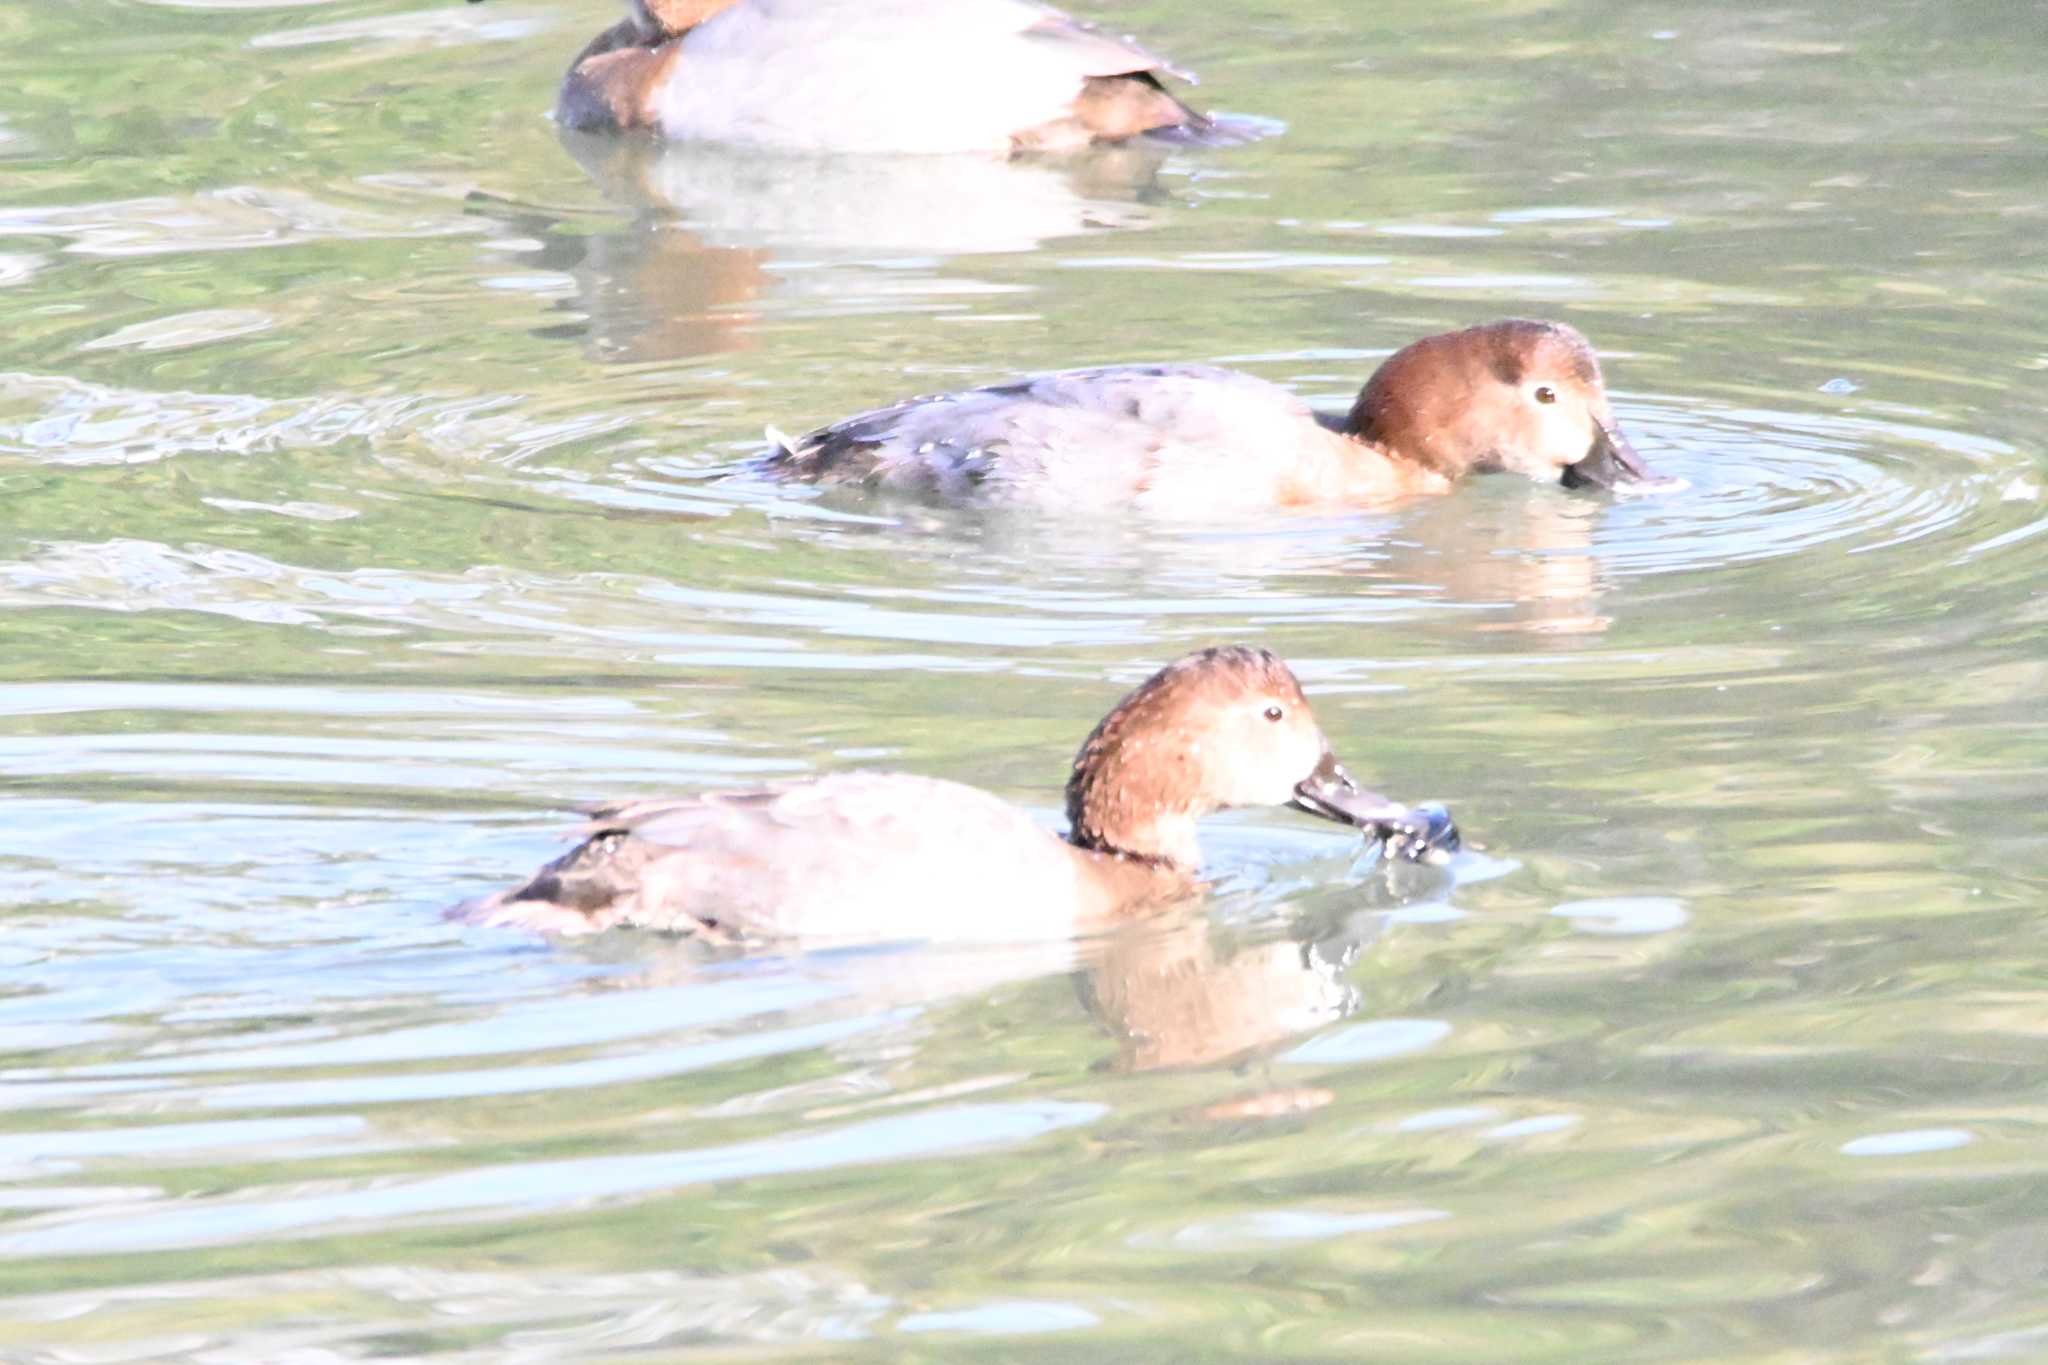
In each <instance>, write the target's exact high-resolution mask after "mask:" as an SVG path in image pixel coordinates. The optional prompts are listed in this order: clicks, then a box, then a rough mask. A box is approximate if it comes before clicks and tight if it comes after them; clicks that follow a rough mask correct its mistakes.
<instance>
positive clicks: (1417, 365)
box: [762, 319, 1652, 516]
mask: <svg viewBox="0 0 2048 1365" xmlns="http://www.w3.org/2000/svg"><path fill="white" fill-rule="evenodd" d="M769 434H770V438H771V440H773V442H774V448H773V449H771V450H770V452H769V453H768V456H767V458H766V460H765V461H764V463H763V466H762V467H763V468H764V469H766V470H767V471H768V472H769V473H771V474H774V475H778V476H781V477H786V478H793V479H801V480H805V481H809V482H816V483H832V484H855V485H860V486H864V487H870V488H877V489H881V490H885V491H892V492H897V493H902V494H907V495H909V496H913V497H920V498H926V499H931V500H935V501H943V502H968V503H981V504H1024V505H1045V506H1059V507H1067V508H1080V507H1121V506H1136V507H1139V508H1142V509H1145V510H1148V511H1155V512H1162V513H1166V514H1170V515H1193V516H1209V515H1217V514H1228V513H1232V512H1239V511H1244V510H1247V509H1252V508H1260V507H1288V506H1329V505H1339V504H1361V503H1362V504H1373V503H1383V502H1387V501H1390V500H1392V499H1394V498H1398V497H1401V496H1404V495H1407V494H1411V493H1438V492H1443V491H1446V490H1448V489H1449V488H1450V487H1451V486H1452V484H1454V483H1456V482H1457V481H1458V480H1459V479H1461V478H1463V477H1464V476H1466V475H1468V474H1478V473H1491V472H1495V471H1504V472H1509V473H1516V474H1522V475H1526V476H1527V477H1529V478H1532V479H1536V480H1539V481H1541V482H1544V483H1563V484H1564V486H1565V487H1567V488H1577V487H1582V486H1591V487H1602V488H1605V487H1612V486H1614V485H1617V484H1624V483H1636V482H1644V481H1650V480H1652V475H1651V474H1650V471H1649V470H1648V469H1646V468H1645V467H1644V465H1643V462H1642V461H1641V460H1640V459H1639V458H1638V457H1637V455H1636V453H1635V450H1634V449H1633V448H1632V447H1631V446H1630V445H1629V443H1628V440H1627V439H1626V438H1625V437H1624V436H1623V435H1622V433H1621V428H1620V427H1619V426H1618V425H1616V423H1615V419H1614V411H1613V409H1612V408H1611V407H1610V406H1609V404H1608V401H1607V391H1606V389H1605V387H1604V386H1603V385H1602V383H1601V378H1600V360H1599V357H1598V356H1596V355H1595V354H1594V353H1593V348H1592V346H1591V345H1590V344H1589V343H1588V342H1587V341H1586V338H1585V337H1583V336H1581V335H1580V334H1579V333H1578V331H1577V330H1575V329H1574V328H1571V327H1568V326H1566V325H1565V324H1563V323H1561V322H1532V321H1527V320H1523V319H1509V320H1507V321H1502V322H1489V323H1485V324H1483V325H1481V326H1477V327H1467V328H1465V329H1464V330H1463V331H1457V332H1446V333H1443V334H1442V335H1439V336H1432V337H1425V338H1423V339H1422V340H1421V341H1417V342H1414V343H1412V344H1410V345H1408V346H1405V347H1403V348H1402V349H1401V350H1399V351H1396V352H1395V353H1394V354H1393V355H1391V356H1389V357H1388V358H1387V359H1386V360H1385V362H1383V363H1382V364H1381V365H1380V367H1379V369H1377V370H1376V371H1374V372H1373V375H1372V378H1371V379H1370V380H1368V381H1367V382H1366V385H1365V388H1364V389H1363V390H1362V391H1361V392H1360V393H1359V395H1358V401H1357V402H1356V403H1354V404H1353V405H1352V407H1351V411H1350V413H1349V414H1348V415H1347V416H1345V417H1343V418H1341V419H1340V418H1336V417H1332V416H1327V415H1325V414H1322V413H1318V412H1315V411H1314V410H1312V409H1311V408H1310V407H1309V406H1308V404H1306V403H1304V402H1303V401H1302V400H1301V399H1300V398H1299V397H1297V396H1296V395H1295V394H1293V393H1291V392H1290V391H1288V390H1287V389H1284V388H1281V387H1280V386H1279V385H1277V384H1273V383H1269V382H1267V381H1266V380H1263V379H1258V378H1255V377H1253V376H1251V375H1248V374H1244V373H1241V372H1239V371H1237V370H1228V369H1223V368H1220V367H1218V366H1214V365H1172V364H1169V365H1110V366H1104V367H1102V368H1099V369H1087V370H1061V371H1057V372H1055V373H1051V374H1039V375H1030V376H1027V377H1025V378H1022V379H1016V380H1012V381H1009V382H1007V383H1001V384H990V385H987V386H985V387H983V388H978V389H968V390H965V391H963V392H959V393H948V394H938V395H932V396H928V397H921V398H912V399H908V400H906V401H904V402H901V403H898V404H896V405H895V406H893V407H887V408H878V409H876V410H874V411H872V412H864V413H861V414H859V415H858V416H855V417H849V418H847V419H845V420H844V421H840V422H834V423H833V424H832V425H831V426H828V427H820V428H819V429H817V430H816V431H813V432H811V433H809V434H808V435H805V436H801V437H798V438H796V439H794V440H792V439H789V438H786V437H782V436H780V435H778V434H777V433H775V432H774V431H773V429H771V430H770V433H769Z"/></svg>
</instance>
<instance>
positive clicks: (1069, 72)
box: [555, 0, 1211, 155]
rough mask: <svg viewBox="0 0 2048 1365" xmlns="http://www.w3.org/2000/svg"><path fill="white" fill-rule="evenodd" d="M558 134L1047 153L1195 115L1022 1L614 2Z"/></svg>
mask: <svg viewBox="0 0 2048 1365" xmlns="http://www.w3.org/2000/svg"><path fill="white" fill-rule="evenodd" d="M627 10H628V11H629V13H628V17H627V18H625V19H624V20H622V21H620V22H619V23H617V24H615V25H613V26H612V27H611V28H609V29H606V30H605V31H604V32H603V33H601V34H599V35H598V36H597V37H596V38H595V39H593V40H592V41H591V42H590V44H589V46H587V47H585V48H584V49H583V51H582V52H581V53H579V54H578V55H577V58H576V61H575V64H574V65H573V66H572V67H571V68H570V70H569V74H568V76H567V77H566V78H565V79H564V81H563V83H562V93H561V96H560V98H559V100H558V101H557V103H556V106H555V118H556V120H557V121H558V122H559V123H561V124H562V126H564V127H567V128H579V129H588V130H603V131H608V132H623V131H628V130H632V129H646V130H648V131H651V132H654V133H657V134H659V135H661V136H663V137H668V138H677V139H684V138H689V139H706V140H713V141H719V142H732V143H741V144H746V145H750V146H763V147H779V148H785V149H794V150H803V151H840V152H993V153H998V154H1004V155H1008V154H1012V153H1017V152H1029V151H1040V150H1051V151H1057V150H1060V149H1063V148H1069V147H1077V146H1083V145H1086V144H1088V143H1090V142H1099V141H1114V140H1117V139H1120V138H1128V137H1135V136H1137V135H1139V134H1141V133H1148V132H1162V131H1168V130H1180V131H1182V132H1185V133H1189V134H1193V135H1200V134H1203V133H1206V132H1207V131H1209V130H1210V128H1211V124H1210V121H1209V120H1208V119H1207V118H1205V117H1203V116H1202V115H1201V114H1198V113H1196V112H1195V111H1194V110H1192V109H1190V108H1188V107H1187V106H1186V105H1184V104H1182V103H1181V102H1180V101H1179V100H1177V99H1175V98H1174V97H1173V96H1172V95H1170V94H1168V93H1167V91H1166V88H1165V86H1164V85H1163V84H1161V82H1160V76H1161V75H1162V74H1172V75H1181V74H1182V73H1180V72H1177V71H1175V70H1174V69H1173V68H1172V67H1171V66H1169V65H1168V64H1167V63H1166V62H1165V61H1164V60H1162V59H1161V58H1159V57H1157V56H1155V55H1154V54H1152V53H1150V52H1148V51H1146V50H1145V49H1144V48H1142V47H1140V46H1138V45H1137V44H1136V43H1135V42H1132V41H1131V40H1130V39H1128V38H1120V37H1114V36H1111V35H1109V34H1106V33H1102V32H1100V31H1098V30H1096V29H1095V28H1093V27H1091V26H1089V25H1087V24H1083V23H1079V22H1077V21H1076V20H1074V19H1071V18H1069V17H1068V16H1066V15H1065V14H1062V13H1060V12H1059V11H1058V10H1056V9H1052V8H1051V7H1049V6H1046V5H1040V4H1035V3H1031V0H628V3H627Z"/></svg>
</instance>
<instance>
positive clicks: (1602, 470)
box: [1564, 418, 1655, 488]
mask: <svg viewBox="0 0 2048 1365" xmlns="http://www.w3.org/2000/svg"><path fill="white" fill-rule="evenodd" d="M1654 477H1655V476H1654V475H1652V474H1651V473H1650V470H1649V466H1647V465H1645V464H1644V463H1643V460H1642V457H1641V456H1640V455H1638V454H1636V450H1635V447H1634V446H1632V445H1630V444H1629V443H1628V438H1627V437H1626V436H1623V435H1622V434H1621V432H1620V430H1619V429H1618V428H1615V427H1611V426H1609V425H1607V423H1605V422H1602V421H1600V420H1598V419H1597V418H1596V419H1595V420H1594V422H1593V447H1592V449H1590V450H1588V451H1587V452H1586V455H1585V458H1584V459H1582V460H1579V461H1578V462H1577V463H1575V464H1568V465H1566V466H1565V467H1564V486H1565V487H1566V488H1613V487H1615V486H1616V485H1617V484H1624V483H1644V482H1647V481H1649V480H1651V479H1653V478H1654Z"/></svg>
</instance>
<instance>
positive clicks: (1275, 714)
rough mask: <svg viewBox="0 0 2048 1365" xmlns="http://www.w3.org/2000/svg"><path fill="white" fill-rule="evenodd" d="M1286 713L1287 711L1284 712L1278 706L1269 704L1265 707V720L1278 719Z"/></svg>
mask: <svg viewBox="0 0 2048 1365" xmlns="http://www.w3.org/2000/svg"><path fill="white" fill-rule="evenodd" d="M1286 714H1287V713H1286V712H1285V711H1282V710H1281V709H1280V708H1279V707H1277V706H1269V707H1267V708H1266V719H1267V720H1279V719H1280V718H1281V717H1282V716H1284V715H1286Z"/></svg>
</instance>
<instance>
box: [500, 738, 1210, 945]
mask: <svg viewBox="0 0 2048 1365" xmlns="http://www.w3.org/2000/svg"><path fill="white" fill-rule="evenodd" d="M935 821H936V822H938V823H940V824H942V825H943V826H944V828H945V830H946V831H947V837H946V838H944V839H934V838H933V826H934V823H935ZM588 830H589V833H590V837H589V838H587V839H586V840H585V841H584V842H583V843H581V844H579V845H578V846H577V847H576V848H575V849H573V850H571V851H570V852H569V853H568V854H566V855H564V856H563V857H561V858H558V859H556V860H555V861H554V862H551V863H549V864H548V865H547V866H546V867H545V868H543V869H542V870H541V871H540V873H539V874H537V875H536V876H535V877H534V878H533V879H532V880H531V881H530V882H529V883H527V885H526V886H524V887H522V888H520V889H519V890H518V891H517V892H514V893H512V894H510V895H508V896H506V897H504V898H503V899H501V900H499V901H497V902H496V903H495V904H492V905H490V906H489V907H488V908H486V909H484V910H483V911H482V912H481V913H480V914H477V915H474V916H473V918H476V919H479V920H481V921H483V922H486V923H492V922H497V923H520V924H525V925H527V926H529V927H534V928H542V929H552V930H556V931H558V932H562V931H565V932H569V933H591V932H595V931H598V930H603V929H609V928H612V927H615V926H619V925H631V926H634V927H637V928H643V929H658V930H666V931H670V932H678V933H685V934H689V935H691V936H693V937H698V938H703V939H707V940H712V941H738V940H745V939H750V938H754V939H758V938H763V937H775V936H777V934H778V926H790V927H791V928H792V930H793V931H794V932H795V933H797V934H800V935H801V936H802V937H803V938H805V939H809V940H814V941H820V942H843V941H851V940H859V939H864V938H867V939H872V938H876V937H881V938H900V939H940V940H974V939H979V938H993V939H1005V938H1012V937H1017V936H1019V935H1018V933H1017V929H1016V924H1015V921H1014V920H1013V919H1009V918H1003V917H995V918H991V917H988V916H984V915H979V914H976V913H975V911H976V908H977V905H976V897H975V896H974V895H973V889H974V888H976V887H990V888H994V887H1000V888H1002V896H1003V897H1004V898H1005V899H1014V900H1016V901H1018V902H1022V903H1029V904H1033V905H1036V906H1040V907H1042V908H1043V911H1042V913H1041V914H1039V915H1036V916H1034V919H1033V929H1032V931H1031V933H1030V934H1028V935H1025V936H1028V937H1068V936H1071V935H1072V934H1073V933H1075V932H1077V931H1078V930H1079V929H1080V927H1081V926H1083V925H1086V924H1100V923H1103V922H1105V921H1106V920H1107V919H1108V917H1109V916H1110V914H1111V912H1112V911H1113V910H1114V909H1115V908H1116V907H1117V906H1118V905H1120V904H1124V903H1138V902H1143V901H1145V900H1146V899H1148V898H1150V897H1151V896H1154V895H1160V896H1164V897H1166V898H1169V899H1170V898H1171V897H1172V896H1173V895H1174V894H1175V893H1176V892H1179V893H1182V894H1184V893H1185V890H1186V888H1185V887H1184V886H1182V885H1180V884H1178V883H1177V882H1176V881H1175V879H1173V878H1170V877H1160V876H1158V875H1156V874H1155V873H1154V872H1153V870H1152V869H1151V868H1150V867H1149V866H1147V865H1144V864H1139V863H1121V862H1118V861H1117V860H1115V859H1112V858H1108V857H1107V856H1106V855H1103V854H1099V853H1090V852H1086V851H1084V850H1082V849H1078V848H1076V847H1074V846H1073V845H1072V844H1070V843H1068V842H1066V841H1065V840H1063V839H1061V838H1059V837H1058V836H1057V835H1055V834H1053V833H1051V832H1050V831H1048V830H1046V829H1044V828H1043V827H1041V826H1040V825H1039V824H1038V823H1037V822H1035V821H1034V820H1032V819H1031V818H1030V817H1029V816H1028V815H1026V814H1025V813H1024V812H1023V811H1021V810H1018V809H1017V808H1015V807H1014V806H1011V805H1009V804H1008V803H1007V802H1004V801H1001V800H999V799H997V798H996V797H994V796H991V795H989V794H988V793H987V792H984V791H981V790H979V789H977V788H974V787H970V786H967V785H965V784H963V783H959V782H947V781H943V780H940V779H938V778H930V777H919V776H916V775H913V774H910V773H877V772H852V773H835V774H830V775H828V776H824V777H819V778H815V779H812V780H809V781H803V782H792V783H786V784H780V785H776V786H768V787H759V788H755V789H752V790H748V791H739V792H710V793H704V794H701V795H697V796H690V797H683V798H679V799H673V800H661V801H645V802H639V803H636V804H632V805H625V806H617V807H610V808H606V809H603V810H599V811H595V812H593V813H592V819H591V823H590V825H589V826H588Z"/></svg>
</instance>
